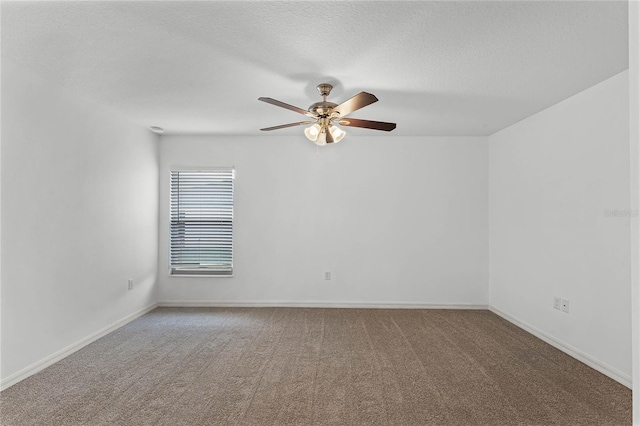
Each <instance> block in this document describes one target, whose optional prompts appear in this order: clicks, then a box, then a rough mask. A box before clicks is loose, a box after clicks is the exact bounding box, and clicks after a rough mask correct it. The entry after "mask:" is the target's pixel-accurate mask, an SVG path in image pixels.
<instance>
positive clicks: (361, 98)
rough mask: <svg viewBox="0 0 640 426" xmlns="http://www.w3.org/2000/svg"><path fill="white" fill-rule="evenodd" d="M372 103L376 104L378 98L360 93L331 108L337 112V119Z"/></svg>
mask: <svg viewBox="0 0 640 426" xmlns="http://www.w3.org/2000/svg"><path fill="white" fill-rule="evenodd" d="M374 102H378V98H376V97H375V96H373V95H372V94H371V93H367V92H360V93H358V94H357V95H355V96H354V97H352V98H351V99H347V100H346V101H344V102H343V103H341V104H340V105H338V106H337V107H335V108H333V111H336V112H338V117H344V116H345V115H347V114H351V113H352V112H353V111H356V110H359V109H360V108H363V107H366V106H367V105H371V104H372V103H374Z"/></svg>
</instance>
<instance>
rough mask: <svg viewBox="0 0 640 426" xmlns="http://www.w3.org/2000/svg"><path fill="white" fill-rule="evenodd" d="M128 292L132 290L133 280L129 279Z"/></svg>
mask: <svg viewBox="0 0 640 426" xmlns="http://www.w3.org/2000/svg"><path fill="white" fill-rule="evenodd" d="M129 290H133V278H129Z"/></svg>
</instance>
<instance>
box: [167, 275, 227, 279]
mask: <svg viewBox="0 0 640 426" xmlns="http://www.w3.org/2000/svg"><path fill="white" fill-rule="evenodd" d="M167 276H168V277H179V278H233V275H205V274H200V275H198V274H167Z"/></svg>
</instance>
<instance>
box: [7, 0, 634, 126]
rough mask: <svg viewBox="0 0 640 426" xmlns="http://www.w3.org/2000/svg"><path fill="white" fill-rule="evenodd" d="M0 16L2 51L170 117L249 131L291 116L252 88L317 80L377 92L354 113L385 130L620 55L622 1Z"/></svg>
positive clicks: (39, 9)
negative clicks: (380, 123)
mask: <svg viewBox="0 0 640 426" xmlns="http://www.w3.org/2000/svg"><path fill="white" fill-rule="evenodd" d="M1 16H2V22H1V24H2V39H1V40H2V46H1V47H2V60H3V61H5V60H8V61H11V62H14V63H16V64H17V65H21V66H23V67H24V68H27V69H30V70H31V71H33V72H35V73H36V74H39V75H40V76H42V77H44V78H45V79H47V80H49V81H51V82H52V83H54V84H57V85H60V86H63V87H66V88H67V89H68V90H69V91H71V92H74V93H76V94H78V95H81V96H83V97H85V98H88V99H90V100H93V101H95V102H96V103H99V104H102V105H105V106H107V107H110V108H112V109H115V110H117V111H119V112H120V113H121V114H123V115H125V116H126V117H128V118H129V119H130V120H131V121H133V122H136V123H139V124H141V125H143V126H151V125H156V126H161V127H164V128H165V129H166V131H167V133H210V134H219V135H258V134H260V132H259V130H258V129H259V128H261V127H267V126H274V125H278V124H284V123H289V122H295V121H300V119H304V117H303V116H301V115H298V114H296V113H294V112H291V111H288V110H285V109H281V108H277V107H275V106H272V105H268V104H266V103H262V102H259V101H258V100H257V98H258V97H260V96H267V97H272V98H275V99H278V100H281V101H283V102H286V103H289V104H293V105H296V106H299V107H302V108H305V109H306V108H307V107H308V106H309V105H310V104H311V103H313V102H316V101H319V100H321V98H320V96H319V95H318V93H317V91H316V89H315V86H316V85H317V84H318V83H322V82H329V83H332V84H333V85H334V86H335V89H334V91H333V92H332V94H331V96H330V97H329V100H330V101H334V102H337V103H339V102H341V101H342V100H345V99H347V98H349V97H351V96H352V95H354V94H356V93H357V92H359V91H362V90H364V91H368V92H371V93H373V94H375V95H376V96H377V97H378V98H379V99H380V101H379V102H377V103H375V104H373V105H370V106H368V107H366V108H363V109H362V110H360V111H357V112H355V113H353V114H352V116H353V117H356V118H364V119H369V120H381V121H392V122H396V123H398V128H397V129H396V130H395V131H394V134H397V135H488V134H491V133H494V132H496V131H498V130H500V129H502V128H504V127H506V126H509V125H510V124H513V123H515V122H517V121H519V120H521V119H523V118H525V117H527V116H530V115H531V114H534V113H536V112H537V111H540V110H542V109H544V108H546V107H548V106H551V105H553V104H555V103H557V102H559V101H561V100H563V99H566V98H567V97H569V96H571V95H573V94H575V93H577V92H579V91H581V90H584V89H586V88H587V87H590V86H592V85H594V84H596V83H598V82H600V81H602V80H604V79H606V78H608V77H610V76H612V75H615V74H617V73H619V72H621V71H623V70H625V69H627V67H628V59H627V58H628V35H627V3H626V2H624V1H605V2H595V1H557V2H554V1H551V2H540V1H535V2H525V1H514V2H510V1H497V2H484V1H463V2H427V1H425V2H396V1H375V2H363V1H356V2H327V1H323V2H239V1H235V2H219V1H198V2H184V1H181V2H166V1H142V2H135V1H133V2H132V1H129V2H75V1H63V2H2V15H1ZM346 130H347V131H348V132H349V133H351V134H369V135H371V134H376V135H382V134H386V133H383V132H376V131H373V130H365V129H354V128H348V129H346ZM277 132H279V134H299V133H301V132H302V129H301V128H289V129H284V130H279V131H277ZM273 134H275V132H274V133H273Z"/></svg>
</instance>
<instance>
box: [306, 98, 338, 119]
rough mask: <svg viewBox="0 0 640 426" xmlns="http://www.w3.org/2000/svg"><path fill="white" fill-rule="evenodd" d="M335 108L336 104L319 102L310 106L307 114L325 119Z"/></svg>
mask: <svg viewBox="0 0 640 426" xmlns="http://www.w3.org/2000/svg"><path fill="white" fill-rule="evenodd" d="M337 106H338V104H334V103H333V102H327V101H320V102H316V103H314V104H311V106H310V107H309V112H310V113H312V114H316V115H318V116H320V117H326V116H328V115H329V114H331V112H332V111H333V109H334V108H335V107H337Z"/></svg>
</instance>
